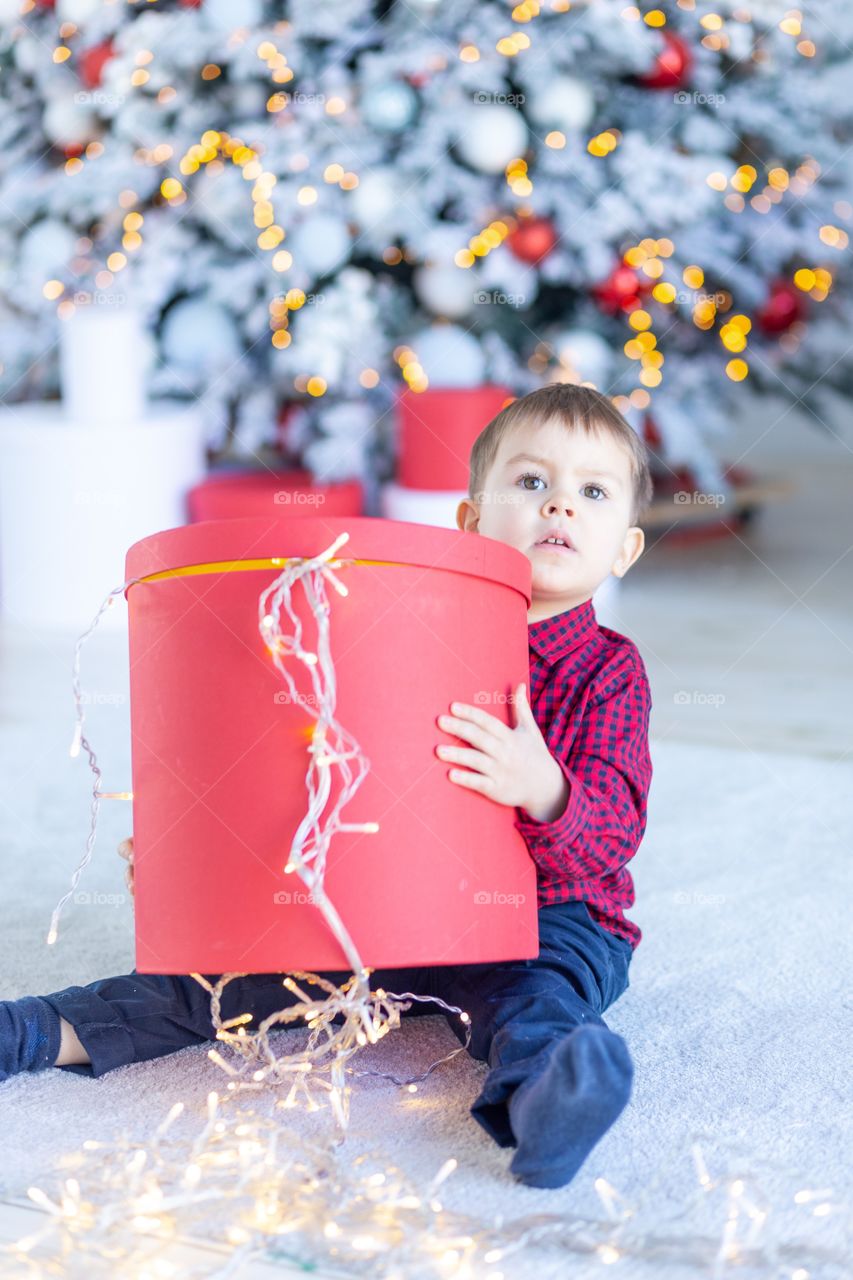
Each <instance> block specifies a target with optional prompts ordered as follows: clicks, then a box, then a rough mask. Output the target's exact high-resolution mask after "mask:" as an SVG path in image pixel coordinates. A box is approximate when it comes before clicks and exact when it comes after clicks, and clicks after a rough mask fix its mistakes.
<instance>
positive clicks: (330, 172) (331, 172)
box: [323, 164, 344, 182]
mask: <svg viewBox="0 0 853 1280" xmlns="http://www.w3.org/2000/svg"><path fill="white" fill-rule="evenodd" d="M343 176H344V167H343V165H341V164H327V165H326V167H325V169H324V170H323V181H324V182H340V180H341V178H342V177H343Z"/></svg>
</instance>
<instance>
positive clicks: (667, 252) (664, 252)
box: [656, 238, 675, 258]
mask: <svg viewBox="0 0 853 1280" xmlns="http://www.w3.org/2000/svg"><path fill="white" fill-rule="evenodd" d="M656 253H657V255H658V257H659V258H669V257H671V256H672V254H673V253H675V245H674V244H673V243H672V241H671V240H667V239H666V238H664V239H663V240H658V242H657V249H656Z"/></svg>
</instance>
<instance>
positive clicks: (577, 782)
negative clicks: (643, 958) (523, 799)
mask: <svg viewBox="0 0 853 1280" xmlns="http://www.w3.org/2000/svg"><path fill="white" fill-rule="evenodd" d="M527 634H528V643H529V645H530V705H531V708H532V710H533V714H534V715H535V717H536V722H537V724H538V725H539V727H540V729H541V730H542V733H543V735H544V737H545V741H546V742H547V744H548V746H549V748H550V749H551V753H552V755H553V756H554V757H555V759H556V760H557V762H558V764H559V765H560V768H561V769H562V770H563V773H564V774H565V776H566V779H567V780H568V783H569V788H570V790H569V799H568V802H567V804H566V808H565V810H564V812H563V813H562V815H561V816H560V817H558V818H556V819H555V820H554V821H553V822H537V821H536V820H535V819H533V818H531V816H530V814H529V813H527V811H526V810H525V809H522V808H518V807H517V808H516V814H517V815H518V816H517V818H516V823H515V825H516V827H517V828H518V830H519V831H520V832H521V834H522V835H523V836H524V839H525V840H526V842H527V847H528V849H529V850H530V855H531V857H532V858H533V860H534V862H535V863H536V873H537V885H538V903H539V906H546V905H548V904H550V903H555V902H565V901H567V900H568V899H575V900H576V899H583V901H584V902H586V904H587V906H588V907H589V911H590V915H591V916H592V917H593V919H594V920H596V921H597V922H598V923H599V924H600V925H602V927H603V928H605V929H609V930H610V932H611V933H615V934H616V935H617V936H618V937H620V938H627V939H628V941H629V942H630V943H631V945H632V946H633V947H636V946H637V944H638V943H639V941H640V939H641V937H642V936H643V935H642V932H641V930H640V929H639V928H638V927H637V925H635V924H632V922H631V921H630V920H626V919H625V916H624V914H623V910H624V908H626V907H630V906H632V905H633V902H634V881H633V879H632V878H631V873H630V872H629V871H628V868H627V866H626V863H627V862H629V861H630V859H631V858H633V856H634V854H635V853H636V852H637V849H638V848H639V845H640V841H641V840H642V837H643V832H644V831H645V829H646V798H647V796H648V791H649V785H650V783H651V779H652V762H651V756H650V754H649V741H648V731H649V713H650V710H651V692H650V689H649V681H648V677H647V675H646V669H645V667H644V665H643V660H642V658H641V657H640V655H639V652H638V651H637V648H636V646H635V645H634V644H633V642H632V641H631V640H628V639H627V638H626V637H625V636H622V635H620V634H619V633H618V632H617V631H611V630H610V629H609V627H602V626H600V625H599V623H598V620H597V619H596V616H595V608H594V606H593V603H592V601H591V600H587V601H585V602H584V603H583V604H579V605H576V606H575V607H574V608H573V609H568V610H566V612H565V613H559V614H557V615H556V616H555V617H553V618H543V619H541V620H540V621H539V622H532V623H530V624H529V626H528V628H527Z"/></svg>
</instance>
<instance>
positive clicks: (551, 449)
mask: <svg viewBox="0 0 853 1280" xmlns="http://www.w3.org/2000/svg"><path fill="white" fill-rule="evenodd" d="M650 499H651V480H650V476H649V470H648V460H647V454H646V450H645V446H644V445H643V443H642V441H641V440H640V439H639V437H638V436H637V435H636V433H635V432H634V431H633V430H632V428H631V427H630V426H629V425H628V423H626V422H625V420H624V419H623V418H622V417H621V415H620V414H619V413H618V412H617V411H616V409H615V408H614V406H613V405H612V403H611V402H610V400H609V399H608V398H607V397H606V396H604V395H602V394H600V393H599V392H597V391H594V390H591V389H589V388H586V387H578V386H574V385H570V384H556V385H553V386H549V387H545V388H542V389H541V390H539V391H535V392H533V393H532V394H530V395H527V396H524V397H523V398H521V399H519V400H516V401H514V402H513V403H512V404H510V405H509V406H508V407H507V408H506V409H504V410H502V412H501V413H499V414H498V415H497V417H496V418H494V419H493V420H492V421H491V422H490V423H489V424H488V425H487V426H486V427H485V428H484V430H483V431H482V432H481V433H480V435H479V436H478V438H477V440H476V441H475V443H474V446H473V449H472V452H471V476H470V483H469V496H468V497H467V498H466V499H464V500H463V501H462V502H461V503H460V504H459V508H458V511H457V524H458V526H459V528H460V529H465V530H468V531H472V532H479V533H481V534H484V535H486V536H487V537H492V538H497V539H499V540H500V541H503V542H507V543H509V544H510V545H511V546H514V547H517V548H518V549H519V550H520V551H522V552H523V553H524V554H525V555H526V556H527V557H528V559H529V560H530V562H531V565H532V586H533V589H532V603H531V606H530V610H529V613H528V639H529V644H530V679H531V693H530V700H529V701H528V696H527V689H526V686H525V685H523V684H522V685H519V686H518V688H517V689H516V691H515V693H514V695H513V702H514V717H513V718H514V722H515V723H514V725H513V727H511V728H510V727H509V726H507V725H506V724H505V723H504V722H503V721H502V720H500V719H498V718H497V717H495V716H492V715H490V714H489V713H488V712H486V711H485V710H484V709H483V708H482V707H479V706H477V707H473V706H469V705H465V704H457V703H452V704H451V706H450V708H449V710H450V712H451V714H450V715H439V716H438V717H437V724H438V726H439V728H440V729H442V730H444V732H445V733H446V734H447V735H448V736H450V737H452V738H453V739H454V740H455V741H454V742H453V743H443V744H439V745H437V746H436V752H437V754H438V756H439V757H440V758H441V759H442V760H445V761H447V763H448V764H449V765H451V766H452V767H451V768H450V770H449V774H448V776H449V779H450V781H451V782H452V783H453V784H454V785H457V786H464V787H467V788H469V789H471V790H474V791H478V792H480V793H481V794H482V795H484V796H486V797H488V798H489V799H491V800H492V801H494V802H496V803H498V804H505V805H512V806H513V807H514V808H515V810H516V820H515V825H516V827H517V828H518V830H519V831H521V833H522V834H523V836H524V838H525V840H526V842H527V845H528V848H529V851H530V853H531V856H532V857H533V859H534V861H535V862H536V867H537V885H538V905H539V912H538V919H539V940H540V953H539V956H538V958H536V959H533V960H523V961H516V962H506V963H500V964H482V965H457V966H434V967H421V968H412V969H387V970H375V971H374V972H373V974H372V977H371V986H372V988H374V989H375V988H377V987H380V986H382V987H385V988H386V989H387V990H396V991H411V992H413V993H414V994H419V995H437V996H439V997H440V998H441V999H443V1000H444V1001H445V1002H446V1003H448V1004H453V1005H457V1006H459V1007H460V1008H462V1009H464V1010H466V1011H467V1012H468V1013H469V1015H470V1018H471V1030H472V1042H471V1051H472V1053H473V1054H474V1056H475V1057H477V1058H479V1059H481V1060H483V1061H486V1062H488V1063H489V1066H490V1071H489V1073H488V1075H487V1077H486V1080H485V1084H484V1087H483V1089H482V1092H481V1094H480V1096H479V1098H478V1099H477V1100H476V1102H475V1103H474V1105H473V1107H472V1114H473V1115H474V1117H475V1119H476V1120H477V1121H478V1122H479V1124H480V1125H481V1126H482V1127H483V1128H484V1129H485V1130H486V1132H487V1133H489V1134H490V1135H491V1136H492V1137H493V1138H494V1139H495V1141H496V1142H497V1143H499V1145H500V1146H514V1147H516V1148H517V1150H516V1152H515V1155H514V1157H513V1159H512V1163H511V1166H510V1168H511V1172H512V1173H513V1174H514V1175H515V1176H516V1177H517V1178H518V1179H519V1180H520V1181H521V1182H523V1183H525V1184H526V1185H528V1186H534V1187H560V1186H563V1185H565V1184H566V1183H567V1182H569V1181H570V1180H571V1178H572V1177H573V1176H574V1175H575V1173H576V1172H577V1170H578V1169H579V1167H580V1165H581V1164H582V1163H583V1161H584V1160H585V1158H586V1156H587V1155H588V1154H589V1152H590V1151H591V1150H592V1148H593V1146H594V1145H595V1143H596V1142H597V1141H598V1140H599V1138H600V1137H601V1136H602V1135H603V1133H604V1132H605V1131H606V1130H607V1129H608V1128H609V1127H610V1126H611V1125H612V1124H613V1122H614V1120H615V1119H616V1117H617V1116H618V1115H619V1114H620V1112H621V1111H622V1109H623V1108H624V1106H625V1104H626V1103H627V1101H628V1098H629V1096H630V1091H631V1082H632V1079H633V1064H632V1062H631V1058H630V1055H629V1053H628V1049H627V1046H626V1044H625V1042H624V1040H623V1039H622V1038H621V1037H620V1036H618V1035H616V1034H615V1033H613V1032H612V1031H610V1029H609V1028H608V1027H607V1026H606V1024H605V1023H604V1021H603V1019H602V1017H601V1014H602V1013H603V1012H604V1011H605V1010H606V1009H607V1008H608V1006H609V1005H611V1004H612V1003H613V1002H614V1001H615V1000H616V999H617V998H618V997H619V996H620V995H621V994H622V992H623V991H624V990H625V989H626V987H627V986H628V985H629V984H628V965H629V962H630V959H631V956H632V954H633V950H634V948H635V947H636V945H637V943H638V942H639V940H640V937H641V932H640V930H639V928H638V927H637V926H636V925H635V924H633V923H631V922H630V921H628V920H626V919H625V917H624V914H623V909H624V908H625V907H630V906H631V905H632V903H633V901H634V890H633V882H632V879H631V876H630V873H629V872H628V870H627V868H626V863H627V862H628V861H629V860H630V858H632V857H633V856H634V854H635V852H636V850H637V848H638V846H639V844H640V840H641V838H642V835H643V832H644V830H645V825H646V799H647V794H648V789H649V784H650V781H651V772H652V771H651V761H650V758H649V750H648V720H649V710H650V705H651V699H650V695H649V687H648V680H647V677H646V673H645V669H644V666H643V662H642V659H641V658H640V656H639V654H638V652H637V650H636V648H635V646H634V645H633V644H632V642H631V641H630V640H627V639H626V638H625V637H624V636H621V635H619V634H618V633H617V632H614V631H611V630H609V629H608V628H606V627H600V626H599V625H598V623H597V621H596V618H595V611H594V608H593V605H592V594H593V592H594V591H595V589H596V588H597V587H598V586H599V585H600V583H602V582H603V581H604V580H605V579H606V578H607V576H608V575H609V574H610V573H615V574H616V575H617V577H620V578H621V577H622V576H624V574H625V573H627V571H628V570H629V569H630V567H631V565H632V564H633V563H634V562H635V561H636V560H637V558H638V557H639V556H640V555H641V554H642V551H643V546H644V537H643V533H642V530H641V529H640V528H639V527H638V526H637V520H638V518H639V516H640V515H641V514H642V512H643V511H644V509H645V507H646V506H647V505H648V503H649V501H650ZM123 850H124V853H125V855H126V856H127V855H129V856H130V858H131V859H132V843H131V842H129V841H128V842H124V845H123ZM130 876H131V878H130V879H129V883H130V885H131V888H132V866H131V870H130ZM328 976H329V977H330V978H331V979H332V980H333V981H334V982H335V983H336V984H337V985H340V984H341V983H342V982H343V981H345V979H346V978H347V977H349V973H348V972H344V971H341V972H339V973H337V972H336V973H331V974H329V975H328ZM211 980H212V979H211ZM288 999H289V996H288V993H287V991H286V990H284V989H283V988H282V986H281V980H280V977H279V976H278V975H275V974H271V975H264V974H261V975H251V976H250V977H247V978H244V979H235V980H234V981H232V982H231V983H229V984H228V986H227V987H226V991H225V996H224V998H223V1002H222V1018H223V1019H226V1018H230V1017H234V1016H236V1015H237V1014H238V1013H242V1012H252V1013H253V1014H254V1016H255V1022H256V1023H258V1022H260V1021H261V1019H263V1018H264V1017H267V1016H268V1015H269V1014H270V1013H273V1012H274V1011H275V1010H277V1009H279V1008H282V1007H283V1006H284V1004H285V1003H286V1002H287V1000H288ZM411 1012H418V1013H431V1012H434V1009H433V1008H431V1007H430V1005H429V1004H423V1005H420V1006H419V1005H418V1004H417V1003H415V1004H413V1007H412V1010H411ZM406 1016H410V1014H407V1015H406ZM450 1025H451V1026H452V1027H453V1030H454V1031H455V1033H456V1034H457V1036H459V1038H460V1040H463V1042H464V1031H463V1030H462V1029H461V1028H460V1027H459V1026H458V1025H457V1020H456V1019H455V1018H454V1019H452V1020H451V1022H450ZM214 1034H215V1033H214V1031H213V1028H212V1025H211V1021H210V1011H209V997H208V996H207V994H206V992H205V991H204V989H203V988H202V987H201V986H200V985H199V984H198V983H197V982H196V981H195V980H194V979H193V978H191V977H189V976H168V975H167V976H163V975H151V974H136V973H135V972H134V973H131V974H127V975H121V976H118V977H114V978H104V979H100V980H98V981H96V982H93V983H90V984H89V985H88V986H87V987H69V988H67V989H66V990H65V991H59V992H55V993H54V994H53V995H50V996H45V997H24V998H23V999H21V1000H19V1001H8V1002H5V1003H4V1002H0V1079H2V1078H4V1073H5V1074H11V1073H12V1072H13V1071H19V1070H39V1069H41V1068H42V1067H46V1066H50V1065H56V1066H59V1067H63V1068H65V1069H67V1070H71V1071H76V1072H85V1073H86V1074H93V1075H95V1076H99V1075H101V1074H103V1073H104V1072H105V1071H108V1070H110V1069H112V1068H113V1067H115V1066H121V1065H123V1064H126V1063H130V1062H138V1061H142V1060H144V1059H146V1058H153V1057H158V1056H160V1055H162V1054H165V1053H170V1052H173V1051H175V1050H177V1049H180V1048H183V1047H184V1046H185V1045H189V1044H198V1043H201V1042H203V1041H204V1040H206V1039H211V1038H212V1037H213V1036H214ZM86 1064H88V1065H86Z"/></svg>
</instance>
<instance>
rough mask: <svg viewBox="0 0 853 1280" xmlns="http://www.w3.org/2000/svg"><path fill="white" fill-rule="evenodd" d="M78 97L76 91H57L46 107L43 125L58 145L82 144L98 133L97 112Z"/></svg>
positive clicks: (72, 145) (77, 145)
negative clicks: (79, 100) (78, 99)
mask: <svg viewBox="0 0 853 1280" xmlns="http://www.w3.org/2000/svg"><path fill="white" fill-rule="evenodd" d="M76 98H77V95H76V94H74V93H57V94H55V95H54V96H53V97H52V98H51V99H50V101H49V102H48V104H47V106H46V107H45V110H44V116H43V117H42V125H43V126H44V131H45V133H46V134H47V136H48V138H50V140H51V142H55V143H56V145H57V146H58V147H79V146H82V145H84V144H85V143H87V142H91V141H92V139H93V138H94V137H95V134H96V133H97V119H96V116H95V112H94V111H93V110H92V108H91V107H89V106H87V105H86V104H85V103H83V102H78V101H77V100H76Z"/></svg>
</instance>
